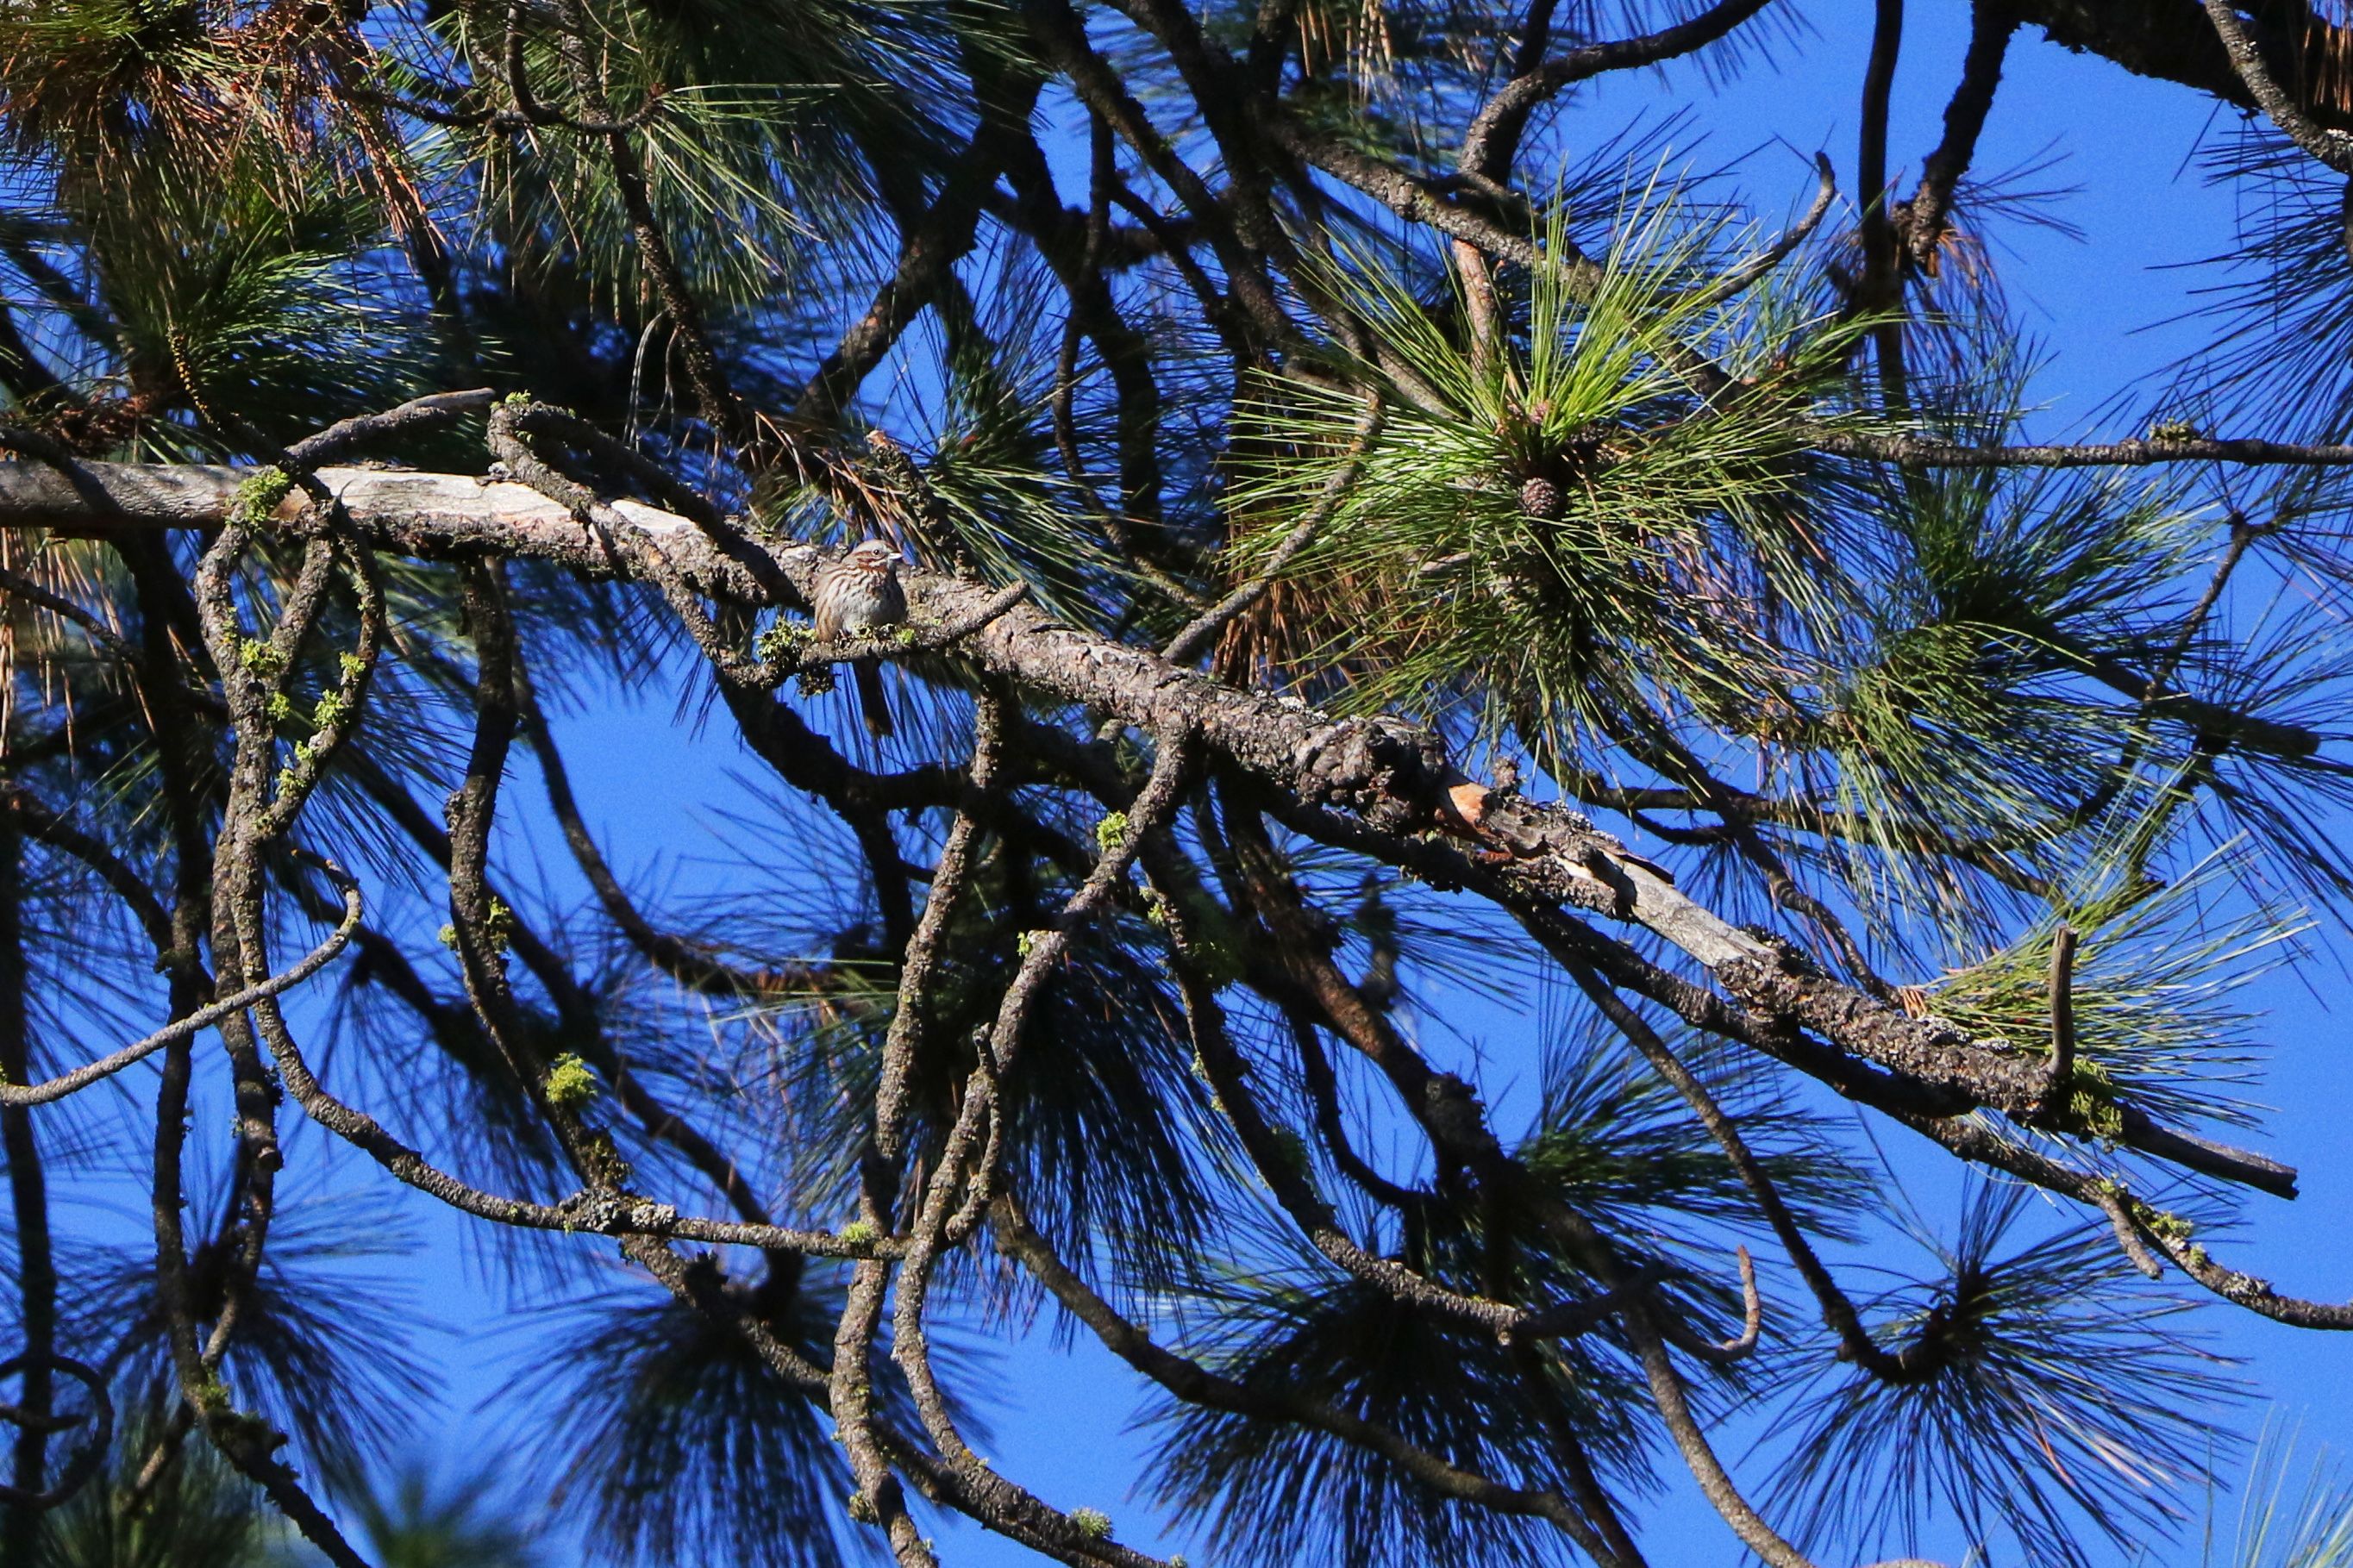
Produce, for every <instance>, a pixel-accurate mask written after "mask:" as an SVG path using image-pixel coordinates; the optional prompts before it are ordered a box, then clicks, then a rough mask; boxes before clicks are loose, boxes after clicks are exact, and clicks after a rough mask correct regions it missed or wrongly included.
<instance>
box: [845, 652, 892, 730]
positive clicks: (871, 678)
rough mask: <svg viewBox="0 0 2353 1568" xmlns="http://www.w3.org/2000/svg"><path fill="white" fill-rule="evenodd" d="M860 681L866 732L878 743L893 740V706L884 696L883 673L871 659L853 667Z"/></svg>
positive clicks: (865, 659)
mask: <svg viewBox="0 0 2353 1568" xmlns="http://www.w3.org/2000/svg"><path fill="white" fill-rule="evenodd" d="M851 669H852V673H853V675H854V677H855V679H857V681H858V710H859V711H860V713H862V714H864V715H865V716H866V732H867V733H868V734H870V735H871V736H873V737H874V738H875V739H876V740H878V741H887V740H889V739H890V738H891V704H890V702H889V701H888V700H885V699H884V697H883V695H882V671H881V668H879V667H878V666H877V665H876V664H875V662H874V661H873V660H872V659H871V658H861V659H860V660H859V661H858V662H857V663H856V664H855V665H853V666H852V667H851Z"/></svg>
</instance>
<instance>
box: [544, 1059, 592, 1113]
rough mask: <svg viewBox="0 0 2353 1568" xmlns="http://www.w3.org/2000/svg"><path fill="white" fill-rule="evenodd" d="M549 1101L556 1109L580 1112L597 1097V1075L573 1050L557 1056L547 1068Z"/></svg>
mask: <svg viewBox="0 0 2353 1568" xmlns="http://www.w3.org/2000/svg"><path fill="white" fill-rule="evenodd" d="M545 1087H546V1091H547V1103H548V1104H550V1105H552V1106H554V1108H555V1109H556V1110H562V1111H565V1112H568V1113H571V1114H575V1115H576V1114H578V1113H579V1112H580V1111H581V1110H584V1109H586V1106H587V1105H588V1104H589V1102H590V1101H592V1100H595V1099H596V1075H595V1074H594V1073H592V1072H590V1071H589V1070H588V1064H587V1063H586V1062H585V1061H583V1060H581V1059H580V1058H579V1057H578V1056H577V1055H576V1054H575V1053H574V1052H571V1051H566V1052H565V1053H564V1054H563V1055H562V1056H560V1057H558V1058H555V1060H554V1063H552V1064H551V1065H550V1066H549V1068H548V1069H547V1080H546V1086H545Z"/></svg>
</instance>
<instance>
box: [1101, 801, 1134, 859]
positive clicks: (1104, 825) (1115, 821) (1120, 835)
mask: <svg viewBox="0 0 2353 1568" xmlns="http://www.w3.org/2000/svg"><path fill="white" fill-rule="evenodd" d="M1127 831H1128V824H1127V813H1125V812H1124V811H1114V812H1113V813H1112V814H1111V815H1109V816H1105V817H1104V818H1103V820H1102V821H1101V822H1098V823H1096V824H1095V847H1096V848H1098V849H1100V850H1102V851H1103V853H1104V854H1105V855H1115V854H1117V853H1118V852H1119V850H1120V848H1121V847H1122V846H1124V844H1126V842H1127Z"/></svg>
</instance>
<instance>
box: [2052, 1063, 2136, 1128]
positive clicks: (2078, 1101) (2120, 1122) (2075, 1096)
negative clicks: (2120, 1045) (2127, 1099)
mask: <svg viewBox="0 0 2353 1568" xmlns="http://www.w3.org/2000/svg"><path fill="white" fill-rule="evenodd" d="M2058 1121H2059V1122H2060V1125H2061V1126H2062V1127H2063V1128H2064V1129H2065V1130H2066V1131H2070V1132H2074V1133H2077V1134H2080V1135H2081V1136H2083V1137H2086V1138H2096V1139H2098V1140H2099V1141H2100V1142H2103V1143H2115V1142H2119V1141H2120V1140H2122V1139H2123V1137H2124V1135H2125V1113H2124V1108H2123V1107H2122V1106H2120V1105H2119V1104H2118V1103H2117V1102H2116V1080H2115V1079H2111V1078H2110V1077H2109V1076H2108V1074H2107V1069H2106V1068H2103V1067H2101V1066H2100V1064H2099V1063H2097V1062H2087V1061H2084V1060H2082V1059H2081V1058H2078V1059H2077V1060H2076V1061H2075V1063H2074V1064H2073V1068H2072V1069H2071V1070H2070V1071H2069V1073H2068V1075H2067V1081H2066V1084H2065V1086H2064V1088H2063V1098H2062V1099H2061V1100H2060V1102H2059V1110H2058Z"/></svg>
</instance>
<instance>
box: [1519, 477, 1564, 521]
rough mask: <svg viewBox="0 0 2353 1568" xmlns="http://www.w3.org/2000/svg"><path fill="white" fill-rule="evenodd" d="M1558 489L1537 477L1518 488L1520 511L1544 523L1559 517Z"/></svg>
mask: <svg viewBox="0 0 2353 1568" xmlns="http://www.w3.org/2000/svg"><path fill="white" fill-rule="evenodd" d="M1560 507H1561V496H1560V487H1559V486H1558V485H1556V484H1555V483H1553V482H1552V481H1551V480H1550V479H1546V478H1544V477H1543V476H1542V475H1538V476H1537V477H1536V478H1535V479H1529V480H1528V481H1526V482H1525V484H1523V485H1521V486H1520V510H1522V511H1525V512H1526V513H1527V514H1528V515H1529V516H1530V517H1534V518H1541V519H1542V520H1543V521H1546V522H1552V521H1556V520H1557V519H1558V518H1559V516H1560Z"/></svg>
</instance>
